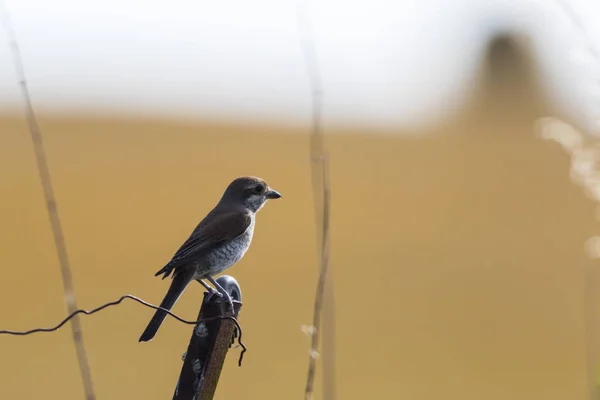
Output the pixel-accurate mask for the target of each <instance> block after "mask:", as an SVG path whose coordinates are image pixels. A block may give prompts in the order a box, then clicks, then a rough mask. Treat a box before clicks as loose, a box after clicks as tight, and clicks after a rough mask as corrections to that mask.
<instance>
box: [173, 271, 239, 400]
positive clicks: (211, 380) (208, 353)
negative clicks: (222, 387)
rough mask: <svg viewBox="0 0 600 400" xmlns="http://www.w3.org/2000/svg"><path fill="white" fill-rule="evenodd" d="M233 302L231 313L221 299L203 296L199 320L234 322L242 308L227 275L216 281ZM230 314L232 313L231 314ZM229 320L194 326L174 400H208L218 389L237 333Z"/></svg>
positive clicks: (236, 289)
mask: <svg viewBox="0 0 600 400" xmlns="http://www.w3.org/2000/svg"><path fill="white" fill-rule="evenodd" d="M216 281H217V283H218V284H219V285H220V286H221V287H223V288H224V289H225V290H226V291H227V292H228V293H229V295H230V296H231V297H232V299H233V308H234V309H233V310H231V305H230V304H229V302H227V301H226V300H224V299H223V298H222V297H221V298H220V297H218V296H216V295H212V294H210V293H208V292H205V293H204V299H203V301H202V306H201V307H200V312H199V313H198V320H202V319H207V318H213V317H219V316H234V317H235V318H237V316H238V315H239V312H240V308H241V307H242V303H241V300H242V293H241V290H240V287H239V285H238V283H237V282H236V280H235V279H234V278H233V277H231V276H227V275H223V276H220V277H219V278H217V279H216ZM232 311H233V313H232ZM236 331H237V329H236V325H235V323H234V322H233V321H232V320H230V319H218V318H215V319H211V320H209V321H207V322H200V323H199V324H198V325H196V326H194V330H193V332H192V337H191V339H190V343H189V345H188V348H187V351H186V353H185V354H184V361H183V366H182V368H181V374H180V375H179V380H178V382H177V387H176V388H175V394H174V395H173V400H192V399H194V400H210V399H212V398H213V396H214V394H215V391H216V389H217V383H218V382H219V377H220V375H221V369H222V368H223V362H224V361H225V356H226V355H227V351H228V350H229V348H230V347H231V345H232V344H233V340H234V338H235V336H236V335H237V334H239V332H236Z"/></svg>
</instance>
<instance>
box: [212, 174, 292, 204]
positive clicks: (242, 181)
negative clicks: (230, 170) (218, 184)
mask: <svg viewBox="0 0 600 400" xmlns="http://www.w3.org/2000/svg"><path fill="white" fill-rule="evenodd" d="M280 197H281V195H280V194H279V192H277V191H275V190H273V189H271V188H270V187H269V185H268V184H267V182H265V181H264V180H263V179H261V178H258V177H255V176H243V177H240V178H236V179H235V180H234V181H233V182H231V183H230V184H229V186H227V189H225V193H223V197H222V198H221V203H224V202H225V203H229V204H231V203H233V204H236V205H241V206H243V207H245V208H246V209H248V210H249V211H252V212H258V210H260V209H261V208H262V207H263V206H264V205H265V203H266V202H267V200H271V199H279V198H280Z"/></svg>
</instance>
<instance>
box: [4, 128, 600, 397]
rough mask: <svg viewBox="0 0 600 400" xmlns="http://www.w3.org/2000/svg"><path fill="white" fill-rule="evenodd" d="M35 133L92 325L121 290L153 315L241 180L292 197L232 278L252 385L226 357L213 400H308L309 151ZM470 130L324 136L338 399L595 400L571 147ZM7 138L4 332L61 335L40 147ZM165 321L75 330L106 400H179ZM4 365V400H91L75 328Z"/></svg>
mask: <svg viewBox="0 0 600 400" xmlns="http://www.w3.org/2000/svg"><path fill="white" fill-rule="evenodd" d="M513 122H514V121H513ZM515 126H516V125H515ZM41 127H42V130H43V132H44V137H45V142H46V146H47V150H48V157H49V164H50V168H51V172H52V178H53V180H54V185H55V190H56V196H57V200H58V207H59V212H60V215H61V217H62V222H63V225H64V230H65V235H66V240H67V246H68V251H69V256H70V259H71V263H72V267H73V273H74V279H75V289H76V295H77V301H78V305H79V306H80V307H83V308H93V307H95V306H97V305H99V304H101V303H102V302H105V301H108V300H112V299H116V298H118V297H119V296H120V295H122V294H124V293H133V294H136V295H139V296H141V297H143V298H144V299H146V300H148V301H151V302H155V303H158V302H159V301H160V300H161V298H162V296H163V294H164V293H165V291H166V289H167V282H165V281H161V280H160V279H158V278H154V277H153V274H154V272H156V271H157V270H158V269H159V268H160V267H162V265H163V264H164V263H165V262H166V261H168V259H169V257H170V256H171V255H172V253H173V252H174V251H175V250H176V248H177V247H178V246H179V244H180V243H181V242H182V241H183V240H184V239H185V238H186V237H187V235H188V234H189V232H190V230H191V229H192V228H193V227H194V225H195V224H196V222H197V221H198V220H199V218H201V217H202V216H203V215H204V213H205V212H206V211H207V210H208V209H209V208H210V207H211V206H212V205H213V204H214V203H215V202H216V200H217V199H218V196H219V195H220V192H221V190H222V189H223V187H224V185H226V184H227V183H228V181H229V180H230V179H231V178H232V177H234V176H236V175H241V174H255V175H259V176H262V177H264V178H265V179H267V180H268V181H269V182H270V183H271V185H272V186H273V187H275V188H276V189H278V190H280V191H281V192H282V194H283V195H284V198H283V200H282V201H278V202H271V203H269V204H268V206H267V207H266V208H265V209H264V210H263V211H261V214H260V215H259V217H260V218H259V223H258V227H257V231H256V235H255V241H254V243H253V246H252V248H251V250H250V251H249V252H248V254H247V256H246V257H245V258H244V260H243V261H242V262H241V263H240V264H238V265H237V266H235V267H234V268H233V269H231V270H230V271H229V273H230V274H232V275H234V276H235V277H236V278H237V279H238V281H239V282H240V284H241V285H242V290H243V294H244V309H243V313H242V315H241V322H242V324H243V328H244V337H245V342H246V344H247V346H248V347H249V351H248V353H247V354H246V358H245V363H244V365H243V367H242V368H238V367H237V365H236V361H237V350H233V351H232V352H230V353H229V356H228V359H227V360H226V366H225V368H224V370H223V374H222V379H221V381H220V386H219V388H218V391H217V398H218V399H293V398H300V397H301V393H302V391H303V388H304V382H305V377H306V368H307V361H308V357H307V356H308V340H307V338H306V337H305V336H304V335H303V333H302V332H301V330H300V327H301V325H303V324H309V323H310V321H311V317H312V301H313V296H314V289H315V283H316V278H317V266H316V265H317V252H316V239H315V237H316V236H315V233H316V231H315V224H314V208H313V197H312V192H311V181H310V171H309V164H308V155H307V150H308V138H307V136H306V135H302V134H295V133H299V132H283V131H284V129H283V128H273V127H270V128H258V127H248V126H244V125H241V124H240V125H238V126H230V127H226V126H218V125H211V126H208V125H195V126H192V125H190V126H184V125H175V124H168V123H165V122H156V121H134V120H131V121H125V120H119V121H107V120H99V119H92V118H78V119H77V118H70V119H66V118H63V119H56V118H55V119H53V118H42V119H41ZM477 127H478V128H477V130H478V132H475V130H476V129H475V127H473V128H472V129H471V131H469V130H468V129H462V128H461V129H458V128H456V127H454V128H452V129H454V130H455V131H454V132H451V134H448V135H437V136H432V137H428V138H426V139H421V140H417V139H414V138H399V137H391V136H379V135H369V134H366V132H365V134H356V133H353V134H345V133H344V132H338V134H337V135H335V136H333V137H329V138H328V147H329V148H330V151H331V163H332V192H333V195H332V202H333V204H332V210H333V212H332V232H331V235H332V266H333V268H334V274H335V282H336V300H337V308H336V312H337V338H336V339H337V340H336V343H337V360H336V361H337V375H338V376H337V380H338V397H339V399H343V400H353V399H404V398H406V399H438V398H444V399H460V400H471V399H472V400H480V399H484V398H485V399H488V400H492V399H498V400H505V399H511V400H520V399H523V400H525V399H527V400H530V399H542V398H543V399H545V400H552V399H556V400H565V399H569V400H570V399H583V398H585V396H586V394H587V386H586V385H587V375H586V374H587V368H586V345H585V342H586V308H585V290H584V289H585V283H586V280H585V271H586V270H587V269H589V268H591V267H592V266H593V262H592V261H590V260H588V259H587V258H586V256H585V254H584V251H583V249H584V247H583V244H584V241H585V240H586V239H587V238H588V237H589V236H591V235H593V234H595V233H597V231H598V228H599V227H598V224H597V222H595V221H594V219H593V216H594V204H593V203H592V202H591V201H590V200H588V199H587V198H586V197H585V196H584V194H583V191H582V189H581V188H579V187H576V186H574V185H573V184H572V183H571V182H570V180H569V177H568V171H569V160H568V157H567V155H565V154H564V152H563V150H562V149H561V148H560V147H559V146H558V145H556V144H552V143H549V142H544V141H542V140H540V139H536V138H535V137H534V136H533V134H532V133H531V129H529V128H530V127H529V126H527V125H526V124H524V125H519V129H520V130H516V131H514V130H513V132H516V133H515V134H507V135H502V134H497V133H498V132H494V131H493V129H492V130H491V131H489V132H486V131H485V127H484V129H480V128H481V125H477ZM513 128H515V127H513ZM515 129H516V128H515ZM0 131H1V132H2V135H1V136H0V164H1V168H2V171H4V172H3V173H2V174H1V175H0V194H1V197H0V198H1V204H2V207H1V208H0V220H1V221H2V224H3V229H2V230H0V237H1V238H2V244H3V246H2V252H0V262H1V263H2V265H4V271H3V279H2V280H1V281H0V315H1V316H2V317H1V323H0V328H2V329H4V328H6V329H23V330H24V329H29V328H33V327H37V326H50V325H53V324H55V323H56V322H58V321H59V320H60V319H62V318H63V317H64V316H65V315H66V306H65V304H64V298H63V289H62V283H61V280H60V272H59V266H58V263H57V257H56V254H55V250H54V247H53V240H52V236H51V232H50V228H49V223H48V218H47V215H46V210H45V206H44V202H43V196H42V192H41V188H40V184H39V179H38V175H37V172H36V169H35V160H34V157H33V151H32V147H31V144H30V141H29V137H28V131H27V128H26V125H25V122H24V120H23V119H20V118H15V117H8V116H6V117H3V118H2V119H0ZM201 293H202V291H201V290H200V285H194V286H193V287H192V288H191V289H188V291H187V292H186V293H185V295H184V296H183V297H182V299H181V300H180V302H179V303H178V304H177V305H176V306H175V312H177V313H178V314H180V315H182V316H184V317H187V318H189V319H192V318H194V317H195V316H196V313H197V307H198V304H199V301H200V299H201ZM588 311H589V310H588ZM151 314H152V311H151V310H149V309H146V308H144V307H141V306H139V305H136V304H132V303H127V304H124V305H121V306H119V307H116V308H112V309H109V310H106V311H104V312H102V313H100V314H96V315H95V316H91V317H86V316H84V317H83V318H82V323H83V329H84V332H83V333H84V339H85V344H86V347H87V351H88V354H89V359H90V363H91V370H92V373H93V377H94V384H95V388H96V391H97V395H98V399H134V398H135V399H165V398H171V397H170V396H171V395H172V392H173V389H174V386H175V383H176V380H177V376H178V374H179V370H180V367H181V354H182V353H183V351H185V348H186V345H187V341H188V338H189V335H190V327H189V326H185V325H182V324H180V323H178V322H176V321H174V320H172V319H167V321H166V322H165V323H164V324H163V327H162V329H161V330H160V331H159V334H158V335H157V338H156V339H155V340H154V341H152V342H150V343H145V344H140V343H138V342H137V339H138V337H139V334H140V333H141V331H142V330H143V328H144V326H145V324H146V323H147V321H148V319H149V318H150V316H151ZM589 328H590V327H589V324H588V330H589ZM0 354H2V362H0V376H1V377H2V378H1V385H0V398H2V399H33V398H38V397H39V398H50V399H59V398H60V399H80V398H82V386H81V381H80V378H79V372H78V367H77V360H76V357H75V352H74V347H73V344H72V340H71V332H70V330H69V328H68V327H65V328H64V329H61V330H60V331H58V332H55V333H50V334H48V333H40V334H36V335H32V336H28V337H11V336H4V337H0ZM319 389H320V386H319Z"/></svg>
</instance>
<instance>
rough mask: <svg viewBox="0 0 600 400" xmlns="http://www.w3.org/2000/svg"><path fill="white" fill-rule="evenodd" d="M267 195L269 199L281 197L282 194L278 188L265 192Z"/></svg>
mask: <svg viewBox="0 0 600 400" xmlns="http://www.w3.org/2000/svg"><path fill="white" fill-rule="evenodd" d="M265 197H266V198H267V199H279V198H281V195H280V194H279V192H278V191H276V190H269V191H268V192H267V193H265Z"/></svg>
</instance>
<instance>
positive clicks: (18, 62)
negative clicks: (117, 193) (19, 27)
mask: <svg viewBox="0 0 600 400" xmlns="http://www.w3.org/2000/svg"><path fill="white" fill-rule="evenodd" d="M0 18H1V22H2V25H3V26H4V31H5V33H6V36H7V39H8V42H9V46H10V49H11V52H12V57H13V62H14V67H15V72H16V74H17V78H18V80H19V86H20V88H21V94H22V96H23V101H24V106H25V117H26V120H27V125H28V127H29V133H30V135H31V141H32V144H33V147H34V150H35V159H36V163H37V169H38V173H39V176H40V182H41V184H42V188H43V191H44V197H45V200H46V208H47V211H48V216H49V218H50V225H51V227H52V234H53V236H54V245H55V247H56V252H57V255H58V260H59V264H60V271H61V276H62V281H63V289H64V293H65V302H66V304H67V309H68V311H69V313H72V314H73V320H72V322H71V331H72V335H73V342H74V344H75V352H76V354H77V360H78V363H79V371H80V374H81V380H82V382H83V389H84V392H85V397H86V399H87V400H94V399H95V398H96V394H95V392H94V385H93V381H92V374H91V371H90V366H89V362H88V357H87V353H86V350H85V345H84V343H83V331H82V328H81V324H80V322H79V319H78V318H75V315H76V313H75V311H76V310H77V303H76V301H75V293H74V291H73V278H72V276H71V268H70V265H69V258H68V255H67V248H66V244H65V239H64V235H63V231H62V227H61V222H60V217H59V215H58V209H57V205H56V199H55V196H54V190H53V187H52V180H51V178H50V171H49V169H48V161H47V158H46V152H45V149H44V144H43V141H42V135H41V133H40V128H39V124H38V121H37V118H36V115H35V111H34V110H33V106H32V103H31V97H30V95H29V89H28V87H27V81H26V79H25V68H24V66H23V59H22V56H21V51H20V48H19V45H18V43H17V36H16V34H15V31H14V28H13V25H12V22H11V19H10V15H9V12H8V8H7V7H6V5H5V4H4V2H3V1H0Z"/></svg>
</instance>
